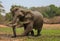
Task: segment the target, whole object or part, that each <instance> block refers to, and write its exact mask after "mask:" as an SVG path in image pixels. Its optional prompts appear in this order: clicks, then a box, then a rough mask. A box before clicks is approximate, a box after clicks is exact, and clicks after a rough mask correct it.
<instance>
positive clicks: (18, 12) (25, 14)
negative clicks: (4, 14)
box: [11, 7, 33, 24]
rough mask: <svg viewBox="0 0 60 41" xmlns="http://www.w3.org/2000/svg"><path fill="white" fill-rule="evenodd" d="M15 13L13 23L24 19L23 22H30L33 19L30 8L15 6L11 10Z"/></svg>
mask: <svg viewBox="0 0 60 41" xmlns="http://www.w3.org/2000/svg"><path fill="white" fill-rule="evenodd" d="M11 12H12V15H13V20H12V24H15V23H17V22H18V21H24V22H23V23H28V22H30V20H31V19H32V16H33V15H32V13H31V11H30V10H26V9H23V8H19V7H15V8H13V9H12V10H11Z"/></svg>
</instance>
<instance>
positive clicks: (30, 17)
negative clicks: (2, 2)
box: [11, 7, 43, 37]
mask: <svg viewBox="0 0 60 41" xmlns="http://www.w3.org/2000/svg"><path fill="white" fill-rule="evenodd" d="M11 12H12V16H13V20H12V22H11V24H13V32H14V37H16V32H15V26H16V25H17V24H19V22H22V24H23V26H24V32H23V33H22V35H23V36H26V35H29V33H31V35H32V36H34V31H33V29H35V30H37V35H36V36H39V35H41V34H40V32H41V30H42V26H43V15H42V14H41V13H40V12H38V11H32V10H26V9H23V8H19V7H15V8H13V9H12V10H11ZM14 24H15V25H14Z"/></svg>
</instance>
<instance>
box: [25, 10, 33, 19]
mask: <svg viewBox="0 0 60 41" xmlns="http://www.w3.org/2000/svg"><path fill="white" fill-rule="evenodd" d="M25 18H28V19H33V13H32V11H31V10H28V11H27V12H26V15H25Z"/></svg>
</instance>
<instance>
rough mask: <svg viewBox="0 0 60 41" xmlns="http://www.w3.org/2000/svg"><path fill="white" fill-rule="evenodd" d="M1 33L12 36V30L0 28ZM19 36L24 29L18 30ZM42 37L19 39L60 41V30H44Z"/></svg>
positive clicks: (25, 40)
mask: <svg viewBox="0 0 60 41" xmlns="http://www.w3.org/2000/svg"><path fill="white" fill-rule="evenodd" d="M0 32H3V33H5V34H6V33H10V34H12V33H13V32H12V28H0ZM16 32H17V34H21V33H23V28H17V29H16ZM34 33H35V34H37V31H35V30H34ZM41 34H42V35H41V36H39V37H33V36H28V37H20V38H18V39H23V40H24V41H60V30H58V29H56V30H53V29H49V30H48V29H42V31H41Z"/></svg>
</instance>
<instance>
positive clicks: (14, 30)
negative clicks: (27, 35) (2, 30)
mask: <svg viewBox="0 0 60 41" xmlns="http://www.w3.org/2000/svg"><path fill="white" fill-rule="evenodd" d="M12 29H13V35H14V36H12V37H16V28H15V26H13V27H12Z"/></svg>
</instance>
